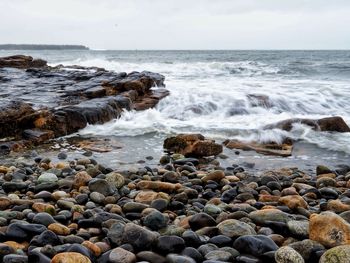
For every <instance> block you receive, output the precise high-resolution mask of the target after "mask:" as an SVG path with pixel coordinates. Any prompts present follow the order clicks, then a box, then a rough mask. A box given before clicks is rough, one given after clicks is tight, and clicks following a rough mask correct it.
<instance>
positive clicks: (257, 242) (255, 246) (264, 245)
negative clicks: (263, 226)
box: [233, 235, 278, 256]
mask: <svg viewBox="0 0 350 263" xmlns="http://www.w3.org/2000/svg"><path fill="white" fill-rule="evenodd" d="M233 248H235V249H237V250H238V251H239V252H240V253H246V254H250V255H254V256H261V255H263V254H264V253H266V252H269V251H276V250H277V249H278V246H277V245H276V244H275V242H273V241H272V239H270V238H269V237H266V236H263V235H249V236H241V237H239V238H237V239H236V240H235V241H234V242H233Z"/></svg>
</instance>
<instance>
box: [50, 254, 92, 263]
mask: <svg viewBox="0 0 350 263" xmlns="http://www.w3.org/2000/svg"><path fill="white" fill-rule="evenodd" d="M51 263H91V260H90V259H89V258H88V257H86V256H84V255H82V254H80V253H77V252H63V253H59V254H57V255H55V256H54V257H53V258H52V260H51Z"/></svg>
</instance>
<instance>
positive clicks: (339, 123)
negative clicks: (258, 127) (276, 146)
mask: <svg viewBox="0 0 350 263" xmlns="http://www.w3.org/2000/svg"><path fill="white" fill-rule="evenodd" d="M295 123H301V124H304V125H308V126H311V127H312V128H313V129H314V130H316V131H329V132H350V127H349V126H348V125H347V124H346V123H345V121H344V120H343V118H342V117H339V116H335V117H328V118H322V119H318V120H311V119H297V118H296V119H288V120H284V121H280V122H278V123H275V124H270V125H267V126H265V129H281V130H285V131H290V130H291V129H292V128H293V125H294V124H295Z"/></svg>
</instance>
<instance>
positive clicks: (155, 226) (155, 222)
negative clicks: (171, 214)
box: [143, 211, 167, 231]
mask: <svg viewBox="0 0 350 263" xmlns="http://www.w3.org/2000/svg"><path fill="white" fill-rule="evenodd" d="M143 225H144V226H146V227H148V228H149V229H151V230H154V231H157V230H159V229H162V228H164V227H166V226H167V219H166V218H165V216H164V215H163V214H162V213H160V212H159V211H153V212H151V213H149V214H148V215H147V216H146V217H145V218H144V219H143Z"/></svg>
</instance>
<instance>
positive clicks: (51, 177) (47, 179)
mask: <svg viewBox="0 0 350 263" xmlns="http://www.w3.org/2000/svg"><path fill="white" fill-rule="evenodd" d="M57 181H58V178H57V175H55V174H53V173H42V174H41V175H40V176H39V177H38V182H39V183H54V182H57Z"/></svg>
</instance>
